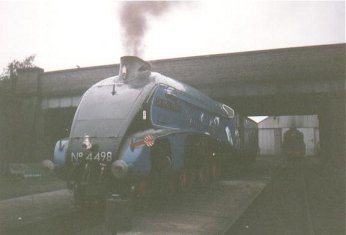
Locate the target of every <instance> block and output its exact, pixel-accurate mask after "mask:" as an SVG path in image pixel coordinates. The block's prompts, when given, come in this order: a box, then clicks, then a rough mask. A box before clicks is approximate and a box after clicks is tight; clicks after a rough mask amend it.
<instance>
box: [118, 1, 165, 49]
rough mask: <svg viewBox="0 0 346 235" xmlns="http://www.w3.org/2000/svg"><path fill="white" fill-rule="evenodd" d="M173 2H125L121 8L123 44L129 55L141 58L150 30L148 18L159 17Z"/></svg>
mask: <svg viewBox="0 0 346 235" xmlns="http://www.w3.org/2000/svg"><path fill="white" fill-rule="evenodd" d="M171 6H172V2H166V1H164V2H133V1H129V2H123V3H122V4H121V6H120V23H121V27H122V44H123V48H124V49H125V52H126V53H127V54H128V55H135V56H141V54H142V52H143V45H142V42H143V38H144V36H145V33H146V31H147V29H148V17H149V16H155V17H159V16H160V15H162V14H163V13H165V12H166V11H167V10H168V9H169V8H170V7H171Z"/></svg>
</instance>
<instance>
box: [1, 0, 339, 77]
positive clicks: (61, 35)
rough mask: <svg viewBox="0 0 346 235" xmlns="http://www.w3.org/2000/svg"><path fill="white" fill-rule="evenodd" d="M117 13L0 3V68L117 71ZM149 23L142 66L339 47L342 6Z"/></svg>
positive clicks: (214, 8) (83, 4) (233, 8)
mask: <svg viewBox="0 0 346 235" xmlns="http://www.w3.org/2000/svg"><path fill="white" fill-rule="evenodd" d="M120 6H121V4H120V3H119V2H117V1H102V0H96V1H62V0H59V1H54V0H51V1H40V0H35V1H34V0H26V1H19V0H16V1H14V0H0V35H1V36H0V67H1V68H4V67H5V66H6V65H7V64H8V63H9V62H10V61H12V60H13V59H19V60H21V59H23V58H25V57H27V56H29V55H31V54H36V60H35V61H36V65H37V66H39V67H41V68H43V69H44V70H45V71H51V70H59V69H68V68H75V67H76V66H77V65H78V66H80V67H85V66H95V65H104V64H114V63H118V62H119V57H120V56H122V55H124V54H126V53H127V51H126V49H124V48H123V46H122V45H123V44H122V41H123V40H122V39H123V38H124V35H123V33H122V32H123V27H122V25H121V24H120V21H119V19H120ZM147 19H148V25H147V26H148V27H147V30H146V31H145V32H144V34H143V41H142V48H141V52H142V54H141V56H142V57H143V58H144V59H147V60H149V59H162V58H173V57H185V56H195V55H206V54H218V53H230V52H239V51H252V50H262V49H271V48H284V47H296V46H308V45H320V44H333V43H344V42H345V3H344V1H339V2H336V1H332V2H331V1H329V2H320V1H319V2H314V1H308V2H302V1H285V2H283V1H280V2H272V1H245V2H244V1H222V2H216V3H215V1H203V2H189V3H186V2H185V3H174V4H172V5H170V7H169V8H167V9H166V11H165V12H163V13H162V14H161V15H158V16H152V15H149V16H148V17H147ZM0 72H1V71H0Z"/></svg>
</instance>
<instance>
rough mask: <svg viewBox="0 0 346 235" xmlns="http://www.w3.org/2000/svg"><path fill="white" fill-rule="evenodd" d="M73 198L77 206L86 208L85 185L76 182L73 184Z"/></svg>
mask: <svg viewBox="0 0 346 235" xmlns="http://www.w3.org/2000/svg"><path fill="white" fill-rule="evenodd" d="M73 198H74V206H75V207H77V208H84V207H85V206H86V205H87V203H86V194H85V187H83V186H82V185H80V184H77V183H75V184H74V186H73Z"/></svg>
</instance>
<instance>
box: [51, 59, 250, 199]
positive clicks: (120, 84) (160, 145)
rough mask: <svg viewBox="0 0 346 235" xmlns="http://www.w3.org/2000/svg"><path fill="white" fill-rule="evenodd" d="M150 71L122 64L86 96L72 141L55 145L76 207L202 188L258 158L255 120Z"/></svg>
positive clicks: (136, 62)
mask: <svg viewBox="0 0 346 235" xmlns="http://www.w3.org/2000/svg"><path fill="white" fill-rule="evenodd" d="M150 69H151V66H150V64H149V63H147V62H145V61H143V60H141V59H140V58H138V57H134V56H126V57H122V58H121V63H120V69H119V75H118V76H115V77H110V78H107V79H104V80H102V81H100V82H98V83H97V84H95V85H93V86H92V87H91V88H89V89H88V90H87V91H86V92H85V94H84V95H83V97H82V99H81V102H80V104H79V106H78V108H77V111H76V113H75V116H74V119H73V123H72V127H71V130H70V136H69V138H66V139H62V140H59V141H58V142H57V144H56V147H55V150H54V164H55V168H56V169H57V171H60V174H61V175H62V176H63V177H64V178H65V179H66V181H67V182H68V185H69V186H70V187H71V188H72V189H73V192H74V197H75V200H76V203H77V204H81V205H83V204H84V203H87V202H88V201H90V200H95V199H97V200H104V199H105V198H107V197H108V196H109V195H111V194H114V193H116V194H120V195H121V196H122V197H131V196H135V197H145V196H146V195H154V194H155V195H157V194H160V193H165V192H167V191H171V190H174V191H176V190H185V189H188V188H189V187H191V186H192V185H194V184H202V185H203V184H206V183H208V182H209V181H211V180H213V179H216V178H218V177H219V176H220V174H222V171H227V167H228V166H229V165H227V163H230V162H232V160H233V162H236V161H234V159H237V160H239V156H242V157H243V158H245V156H254V155H255V154H256V152H257V128H256V127H257V125H256V124H255V123H254V122H253V121H251V120H250V119H247V118H245V117H243V116H241V115H240V114H239V113H237V112H235V111H234V110H233V109H232V108H230V107H228V106H227V105H225V104H222V103H219V102H216V101H214V100H212V99H210V98H209V97H208V96H206V95H204V94H203V93H201V92H199V91H198V90H196V89H194V88H192V87H191V86H188V85H186V84H183V83H181V82H178V81H176V80H173V79H171V78H168V77H166V76H163V75H161V74H159V73H155V72H151V71H150ZM246 159H250V158H249V157H247V158H246Z"/></svg>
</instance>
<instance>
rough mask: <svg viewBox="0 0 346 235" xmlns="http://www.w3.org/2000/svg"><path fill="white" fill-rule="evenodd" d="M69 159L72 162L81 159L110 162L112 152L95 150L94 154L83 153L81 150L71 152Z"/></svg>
mask: <svg viewBox="0 0 346 235" xmlns="http://www.w3.org/2000/svg"><path fill="white" fill-rule="evenodd" d="M71 159H72V161H73V162H78V161H79V160H81V159H85V160H88V161H99V162H104V161H107V162H110V161H112V152H97V153H96V154H95V155H93V154H92V153H88V154H84V153H83V152H72V153H71Z"/></svg>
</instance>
